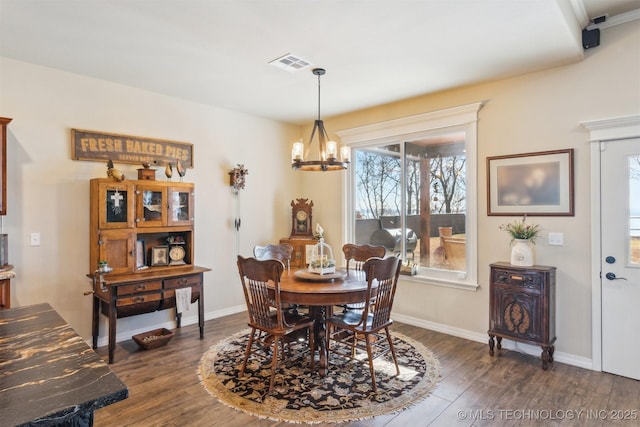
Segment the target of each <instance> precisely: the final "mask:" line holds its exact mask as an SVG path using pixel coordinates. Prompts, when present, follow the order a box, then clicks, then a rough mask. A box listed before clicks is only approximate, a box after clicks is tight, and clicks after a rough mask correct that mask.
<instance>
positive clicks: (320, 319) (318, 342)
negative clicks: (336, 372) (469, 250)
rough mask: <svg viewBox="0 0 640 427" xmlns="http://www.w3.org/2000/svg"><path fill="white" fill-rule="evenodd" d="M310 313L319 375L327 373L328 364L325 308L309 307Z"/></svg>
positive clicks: (322, 375)
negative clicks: (312, 321)
mask: <svg viewBox="0 0 640 427" xmlns="http://www.w3.org/2000/svg"><path fill="white" fill-rule="evenodd" d="M309 309H310V314H311V317H312V318H313V320H314V321H315V325H314V334H315V338H314V339H315V346H316V348H317V350H318V358H319V363H318V373H319V374H320V376H321V377H324V376H326V375H327V371H328V366H327V359H328V352H327V328H326V323H325V314H326V311H325V308H324V307H309Z"/></svg>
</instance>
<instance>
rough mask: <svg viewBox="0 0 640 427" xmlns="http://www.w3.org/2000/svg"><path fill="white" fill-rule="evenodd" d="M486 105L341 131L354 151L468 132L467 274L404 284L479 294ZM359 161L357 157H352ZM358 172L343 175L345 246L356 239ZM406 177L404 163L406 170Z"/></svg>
mask: <svg viewBox="0 0 640 427" xmlns="http://www.w3.org/2000/svg"><path fill="white" fill-rule="evenodd" d="M482 105H483V103H482V102H477V103H473V104H468V105H463V106H459V107H453V108H448V109H445V110H439V111H433V112H429V113H424V114H419V115H416V116H410V117H405V118H400V119H395V120H389V121H386V122H379V123H374V124H370V125H365V126H360V127H356V128H351V129H344V130H341V131H338V132H337V134H338V136H339V137H340V139H341V143H342V144H343V145H346V146H348V147H350V148H351V149H354V148H361V147H368V146H372V145H375V146H380V145H383V144H391V143H400V144H401V145H402V146H403V149H402V150H404V144H403V143H404V142H405V141H412V140H417V139H420V138H427V137H432V136H434V135H438V134H443V133H449V132H458V131H461V130H462V131H464V132H465V135H466V138H465V141H466V158H467V161H466V166H467V175H466V177H467V183H466V187H467V200H466V210H467V212H466V231H465V233H466V242H467V245H466V250H467V253H466V262H467V269H466V272H459V271H458V272H454V271H446V270H437V269H432V268H422V269H420V270H419V272H418V275H416V276H402V280H406V281H412V282H419V283H425V284H431V285H436V286H445V287H450V288H457V289H465V290H471V291H476V290H477V289H478V287H479V286H478V261H477V260H478V257H477V254H478V251H477V231H478V198H477V193H478V190H477V189H478V174H477V165H478V156H477V145H478V132H477V123H478V111H480V108H482ZM352 157H354V158H355V156H352ZM353 169H354V168H349V170H348V172H347V173H345V174H344V175H343V180H342V184H343V191H342V194H343V198H344V199H343V206H344V207H345V209H344V210H343V218H342V220H343V227H342V229H343V230H344V235H343V236H342V240H343V241H344V242H352V241H354V239H355V209H354V201H353V197H354V194H355V176H354V170H353ZM402 170H403V175H404V162H403V166H402Z"/></svg>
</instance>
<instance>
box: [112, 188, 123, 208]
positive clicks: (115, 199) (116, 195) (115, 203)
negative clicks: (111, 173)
mask: <svg viewBox="0 0 640 427" xmlns="http://www.w3.org/2000/svg"><path fill="white" fill-rule="evenodd" d="M122 199H124V197H123V196H122V194H120V192H119V191H118V190H116V192H115V193H113V194H112V195H111V200H113V206H115V207H116V208H119V207H120V202H121V201H122Z"/></svg>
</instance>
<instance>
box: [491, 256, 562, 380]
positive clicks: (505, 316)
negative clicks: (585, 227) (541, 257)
mask: <svg viewBox="0 0 640 427" xmlns="http://www.w3.org/2000/svg"><path fill="white" fill-rule="evenodd" d="M490 267H491V277H490V289H489V294H490V296H489V300H490V308H489V331H488V333H489V354H490V355H491V356H493V353H494V350H493V348H494V345H495V342H494V338H497V347H498V350H500V349H501V348H502V338H507V339H511V340H515V341H520V342H524V343H528V344H536V345H539V346H541V347H542V355H541V358H542V369H544V370H546V369H548V367H549V363H551V362H553V352H554V350H555V346H554V343H555V341H556V320H555V319H556V268H555V267H547V266H541V265H534V266H531V267H519V266H514V265H511V264H509V263H507V262H497V263H494V264H491V266H490Z"/></svg>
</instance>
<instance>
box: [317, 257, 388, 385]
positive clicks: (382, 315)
mask: <svg viewBox="0 0 640 427" xmlns="http://www.w3.org/2000/svg"><path fill="white" fill-rule="evenodd" d="M363 270H364V272H365V275H366V279H367V299H366V300H365V305H364V308H363V310H362V313H361V314H360V316H359V317H358V318H357V319H354V318H353V316H352V315H351V313H349V312H347V313H344V314H341V315H337V316H331V317H329V318H327V320H326V324H327V330H328V331H329V335H328V337H329V338H328V343H327V348H328V351H329V352H332V351H333V352H334V353H337V354H341V355H343V356H345V357H349V358H351V359H354V360H357V358H356V353H357V351H358V350H360V351H363V350H364V351H366V353H367V361H368V363H369V372H370V373H371V383H372V385H373V391H374V392H375V391H377V387H376V376H375V371H374V368H373V360H374V359H375V358H377V357H379V356H381V355H383V354H385V353H387V352H389V351H391V355H392V356H393V362H394V363H395V365H396V374H400V367H399V366H398V359H397V358H396V350H395V348H394V346H393V340H392V338H391V334H390V333H389V326H391V324H392V323H393V320H392V319H391V309H392V307H393V299H394V296H395V293H396V286H397V284H398V277H399V276H400V259H399V258H397V257H395V256H392V257H388V258H370V259H369V260H367V261H366V262H365V263H364V266H363ZM332 343H333V348H332Z"/></svg>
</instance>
